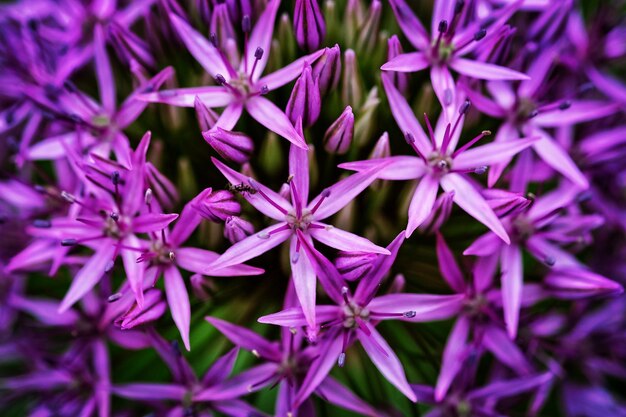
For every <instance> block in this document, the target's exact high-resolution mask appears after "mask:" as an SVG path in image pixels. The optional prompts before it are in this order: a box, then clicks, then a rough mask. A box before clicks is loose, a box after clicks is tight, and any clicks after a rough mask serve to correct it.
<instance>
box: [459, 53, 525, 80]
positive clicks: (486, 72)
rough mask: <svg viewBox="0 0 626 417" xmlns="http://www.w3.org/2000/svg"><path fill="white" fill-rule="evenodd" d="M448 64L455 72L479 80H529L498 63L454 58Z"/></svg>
mask: <svg viewBox="0 0 626 417" xmlns="http://www.w3.org/2000/svg"><path fill="white" fill-rule="evenodd" d="M450 66H451V67H452V68H454V69H455V70H456V71H457V72H459V73H461V74H463V75H467V76H469V77H472V78H478V79H480V80H529V79H530V77H528V75H526V74H522V73H521V72H518V71H514V70H512V69H509V68H506V67H501V66H499V65H494V64H488V63H486V62H478V61H474V60H471V59H465V58H454V59H453V60H452V61H451V62H450Z"/></svg>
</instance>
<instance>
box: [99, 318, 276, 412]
mask: <svg viewBox="0 0 626 417" xmlns="http://www.w3.org/2000/svg"><path fill="white" fill-rule="evenodd" d="M148 335H149V337H150V340H151V342H152V346H153V347H154V349H155V350H156V352H157V353H158V354H159V356H160V357H161V359H162V360H163V362H165V364H166V365H167V367H168V368H169V370H170V372H171V374H172V376H173V379H174V381H173V382H172V383H152V382H137V383H130V384H123V385H122V384H120V385H114V386H113V387H111V391H112V392H113V393H114V394H115V395H118V396H120V397H124V398H129V399H133V400H138V401H144V402H148V403H151V404H154V403H159V402H163V401H167V402H169V403H173V404H174V405H173V406H170V407H171V409H170V410H169V411H168V412H167V415H169V416H183V415H186V413H187V412H188V411H193V413H196V412H198V413H199V414H198V415H203V416H204V415H211V414H206V413H210V412H211V411H218V412H220V413H223V414H225V415H228V416H232V417H240V416H257V415H258V416H263V414H262V413H260V412H259V411H258V410H257V409H256V408H254V407H252V406H250V405H249V404H248V403H246V402H244V401H242V400H240V399H239V397H241V396H243V395H246V394H249V393H250V389H249V388H250V386H254V385H255V384H258V383H260V382H261V381H262V379H263V378H264V377H265V375H264V373H263V372H261V371H262V369H257V368H253V369H251V370H249V371H244V372H242V373H240V374H238V375H236V376H234V377H232V378H229V375H230V373H231V372H232V370H233V367H234V366H235V361H236V360H237V354H238V353H239V352H238V349H233V350H231V351H230V352H228V353H226V354H225V355H223V356H221V357H220V358H218V359H217V360H216V361H215V362H214V363H213V365H211V367H209V369H208V370H207V371H206V372H205V374H204V376H202V378H198V377H197V376H196V374H195V372H194V370H193V368H192V367H191V365H190V364H189V363H188V362H187V361H186V360H185V358H184V357H183V356H182V354H181V352H180V350H178V348H177V345H176V344H174V345H170V344H169V343H167V342H166V341H165V340H163V339H162V338H161V337H160V336H159V335H158V334H157V333H156V332H155V331H153V330H150V331H149V332H148ZM194 410H196V411H194Z"/></svg>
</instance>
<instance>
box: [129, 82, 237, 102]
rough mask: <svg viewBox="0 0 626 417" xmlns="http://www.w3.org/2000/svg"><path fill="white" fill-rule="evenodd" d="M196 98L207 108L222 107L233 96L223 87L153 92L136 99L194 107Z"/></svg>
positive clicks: (231, 99) (230, 100)
mask: <svg viewBox="0 0 626 417" xmlns="http://www.w3.org/2000/svg"><path fill="white" fill-rule="evenodd" d="M196 97H198V99H199V100H200V101H202V104H204V105H205V106H207V107H223V106H226V105H228V104H229V103H231V102H232V101H233V95H232V94H231V93H230V92H229V91H228V90H227V89H226V88H224V87H221V86H209V87H192V88H175V89H172V90H162V91H155V92H153V93H148V94H141V95H140V96H138V97H137V98H138V99H139V100H143V101H149V102H150V103H163V104H169V105H170V106H179V107H194V103H195V100H196Z"/></svg>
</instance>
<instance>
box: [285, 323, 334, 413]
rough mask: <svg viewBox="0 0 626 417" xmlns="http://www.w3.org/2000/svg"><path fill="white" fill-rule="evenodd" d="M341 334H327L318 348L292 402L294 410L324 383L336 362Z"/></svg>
mask: <svg viewBox="0 0 626 417" xmlns="http://www.w3.org/2000/svg"><path fill="white" fill-rule="evenodd" d="M342 344H343V341H342V337H341V334H337V333H333V334H329V335H328V336H327V337H326V338H325V339H324V340H323V341H322V342H321V343H320V347H319V351H318V352H319V355H318V357H317V359H316V360H315V361H314V362H313V363H312V364H311V365H310V366H309V369H308V371H307V373H306V376H305V377H304V380H303V381H302V385H301V386H300V390H299V391H298V394H297V395H296V398H295V400H294V404H293V406H294V408H296V407H297V406H298V405H300V404H302V403H303V402H304V401H305V400H306V399H307V398H309V396H310V395H311V393H312V392H313V391H315V390H316V389H317V387H318V386H319V385H320V384H321V383H322V382H323V381H324V379H325V378H326V376H327V375H328V373H329V372H330V370H331V369H332V368H333V366H334V365H335V363H336V362H337V358H338V357H339V354H340V353H341V348H342Z"/></svg>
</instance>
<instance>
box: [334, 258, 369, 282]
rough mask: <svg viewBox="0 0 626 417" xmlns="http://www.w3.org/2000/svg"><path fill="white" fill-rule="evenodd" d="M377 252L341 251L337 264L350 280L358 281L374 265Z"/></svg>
mask: <svg viewBox="0 0 626 417" xmlns="http://www.w3.org/2000/svg"><path fill="white" fill-rule="evenodd" d="M375 260H376V254H374V253H366V252H343V251H342V252H339V256H338V257H337V259H335V265H336V266H337V270H339V272H340V273H341V275H342V276H343V277H344V278H345V279H346V280H348V281H356V280H358V279H361V278H363V277H364V276H365V275H367V274H368V273H369V272H370V271H371V270H372V267H373V266H374V261H375Z"/></svg>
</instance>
